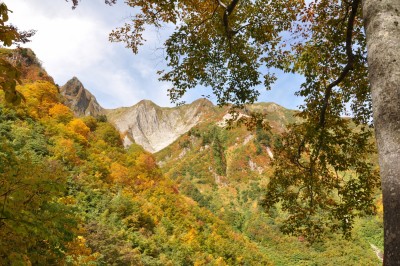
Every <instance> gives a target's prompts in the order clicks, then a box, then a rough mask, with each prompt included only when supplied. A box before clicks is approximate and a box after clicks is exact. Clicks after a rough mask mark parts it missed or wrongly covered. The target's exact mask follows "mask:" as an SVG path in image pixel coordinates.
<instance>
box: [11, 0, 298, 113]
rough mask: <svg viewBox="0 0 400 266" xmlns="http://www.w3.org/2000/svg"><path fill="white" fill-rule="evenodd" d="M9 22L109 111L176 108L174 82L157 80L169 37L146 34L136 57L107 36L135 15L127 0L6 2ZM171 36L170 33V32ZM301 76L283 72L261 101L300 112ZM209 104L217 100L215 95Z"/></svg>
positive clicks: (196, 92)
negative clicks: (146, 104) (148, 105)
mask: <svg viewBox="0 0 400 266" xmlns="http://www.w3.org/2000/svg"><path fill="white" fill-rule="evenodd" d="M4 2H5V3H6V4H7V6H8V8H9V9H10V10H12V11H13V13H12V14H10V20H9V21H10V22H11V23H12V24H14V25H16V26H17V27H18V28H19V29H20V30H29V29H34V30H36V31H37V32H36V34H35V36H34V37H33V38H32V41H31V42H30V43H28V44H25V45H23V47H29V48H31V49H32V50H33V51H34V52H35V54H36V55H37V57H38V58H39V60H41V62H42V65H43V67H44V68H45V69H46V71H47V72H48V74H49V75H50V76H52V77H53V78H54V80H55V82H56V83H57V84H59V85H60V86H62V85H64V84H65V83H66V82H67V81H68V80H69V79H71V78H72V77H74V76H75V77H77V78H78V79H79V80H80V81H81V82H82V83H83V85H84V86H85V88H86V89H88V90H89V91H90V92H91V93H92V94H93V95H95V97H96V98H97V100H98V102H99V103H100V104H101V105H102V106H103V107H105V108H117V107H121V106H132V105H134V104H136V103H137V102H139V101H140V100H142V99H148V100H151V101H153V102H155V103H156V104H158V105H159V106H173V104H172V103H171V102H170V100H169V97H168V95H167V90H168V88H170V87H171V84H169V83H167V82H160V81H158V75H157V70H161V69H163V68H164V67H165V65H166V64H165V61H164V59H163V56H162V52H161V51H160V49H157V48H159V47H161V46H162V43H163V40H164V39H165V38H166V37H167V33H168V29H167V30H166V31H165V32H164V33H162V32H161V33H160V32H156V31H154V30H149V31H146V33H145V38H146V39H147V42H146V43H145V45H144V46H143V47H141V49H140V50H139V54H137V55H135V54H133V53H132V51H131V50H130V49H127V48H125V47H124V44H122V43H111V42H109V41H108V34H109V33H110V32H111V31H112V30H113V29H115V28H117V27H118V26H122V25H123V24H124V23H125V22H126V21H128V20H129V17H130V16H131V14H132V13H133V11H134V10H133V9H132V8H131V7H129V6H127V5H126V4H125V3H124V1H122V0H119V1H118V2H117V4H116V5H113V6H111V7H110V6H108V5H105V4H104V0H83V1H81V2H80V4H79V6H78V8H77V9H75V10H72V9H71V3H70V2H66V1H65V0H4ZM169 32H171V29H169ZM301 82H302V78H301V77H299V76H296V75H292V74H283V73H280V75H279V76H278V81H277V82H276V83H275V84H274V85H273V89H272V90H271V91H268V92H267V91H265V90H264V89H263V88H262V87H260V88H259V90H260V92H261V96H260V97H259V101H262V102H275V103H278V104H280V105H282V106H284V107H286V108H290V109H297V108H298V106H299V105H300V104H301V103H302V99H300V98H298V97H295V96H294V92H295V91H296V90H298V88H299V87H300V84H301ZM208 91H209V90H207V89H206V88H194V89H192V90H190V91H189V92H188V93H187V95H186V96H185V97H184V98H183V100H184V101H186V102H188V103H190V102H192V101H194V100H196V99H198V98H200V97H201V95H206V94H208ZM210 100H212V101H214V103H215V98H214V97H212V96H211V98H210Z"/></svg>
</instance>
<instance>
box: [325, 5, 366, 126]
mask: <svg viewBox="0 0 400 266" xmlns="http://www.w3.org/2000/svg"><path fill="white" fill-rule="evenodd" d="M359 5H360V0H353V3H352V7H351V14H350V17H349V20H348V21H347V32H346V55H347V64H346V66H345V67H344V68H343V70H342V73H341V74H340V76H339V77H338V78H337V79H336V80H335V81H333V82H332V83H331V84H329V85H328V87H326V89H325V97H324V102H323V106H322V110H321V115H320V119H319V126H320V127H324V126H325V117H326V110H327V108H328V105H329V99H330V97H331V95H332V89H333V88H334V87H335V86H337V85H339V83H340V82H342V81H343V79H344V78H345V77H346V76H347V74H348V73H349V72H350V71H351V70H353V64H354V55H353V50H352V43H353V29H354V20H355V18H356V15H357V10H358V7H359Z"/></svg>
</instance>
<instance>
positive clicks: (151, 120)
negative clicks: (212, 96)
mask: <svg viewBox="0 0 400 266" xmlns="http://www.w3.org/2000/svg"><path fill="white" fill-rule="evenodd" d="M214 108H215V107H214V106H213V104H212V103H211V102H210V101H208V100H206V99H199V100H197V101H194V102H193V103H191V104H188V105H183V106H179V107H174V108H165V107H159V106H157V105H156V104H154V103H153V102H151V101H149V100H142V101H140V102H139V103H137V104H136V105H134V106H132V107H125V108H118V109H114V110H108V111H107V118H108V120H109V121H111V122H112V123H113V124H114V125H115V126H116V127H117V129H118V130H119V131H120V132H121V133H122V134H123V135H124V136H125V137H124V144H125V146H129V145H130V144H131V143H132V142H133V141H134V142H135V143H137V144H139V145H141V146H143V148H144V149H145V150H147V151H149V152H152V153H153V152H157V151H160V150H162V149H163V148H165V147H167V146H168V145H169V144H171V143H172V142H174V141H175V140H176V139H177V138H178V137H179V136H181V135H182V134H184V133H186V132H187V131H189V130H190V129H191V128H192V127H193V126H195V125H197V124H198V123H199V122H201V121H203V120H204V119H207V116H209V115H211V114H214V113H215V111H214Z"/></svg>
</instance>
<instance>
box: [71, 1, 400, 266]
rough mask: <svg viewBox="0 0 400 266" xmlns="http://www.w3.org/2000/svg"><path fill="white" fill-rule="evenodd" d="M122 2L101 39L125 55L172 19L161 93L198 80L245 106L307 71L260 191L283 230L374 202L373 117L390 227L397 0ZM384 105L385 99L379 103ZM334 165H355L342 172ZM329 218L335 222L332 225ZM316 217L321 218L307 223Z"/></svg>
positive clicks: (342, 217) (178, 92)
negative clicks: (282, 78) (291, 121)
mask: <svg viewBox="0 0 400 266" xmlns="http://www.w3.org/2000/svg"><path fill="white" fill-rule="evenodd" d="M126 3H127V4H128V5H129V6H131V7H133V8H135V9H136V10H137V11H138V12H137V13H136V15H135V16H133V18H132V20H131V21H130V22H128V23H126V24H125V26H123V27H121V28H119V29H116V30H115V31H113V32H112V33H111V35H110V40H111V41H122V42H125V43H126V45H127V47H128V48H131V49H132V51H133V52H134V53H137V52H138V47H139V46H140V45H142V44H143V42H144V41H145V40H144V38H143V32H144V31H145V30H146V28H147V27H148V26H153V27H156V28H161V27H163V26H165V25H169V24H173V25H174V26H175V29H174V31H173V33H172V34H171V36H170V37H169V38H168V39H167V41H166V42H165V43H164V48H165V51H166V57H165V59H166V61H167V65H168V67H167V69H164V70H161V71H160V72H159V73H160V75H161V77H160V79H161V80H164V81H169V82H171V83H172V87H171V89H170V90H169V96H170V98H171V100H172V101H173V102H178V101H179V99H180V98H181V97H182V96H183V95H184V94H185V93H186V91H187V90H189V89H192V88H195V87H196V86H197V85H204V86H208V87H210V88H211V89H212V90H213V93H214V94H215V96H216V97H217V101H218V103H219V104H221V105H222V104H227V103H233V104H234V105H236V106H243V104H246V103H251V102H254V101H255V100H256V99H257V96H258V95H259V92H258V91H257V89H256V88H257V86H258V85H260V84H262V83H263V84H264V87H265V88H266V89H269V88H270V85H271V83H272V82H273V81H274V80H275V79H276V77H275V75H274V70H275V69H281V70H284V71H288V72H294V73H299V74H301V75H303V76H304V77H305V79H306V81H305V82H304V83H303V84H302V85H301V87H300V88H299V90H298V92H297V95H299V96H303V97H304V98H305V103H304V104H303V105H302V106H300V108H301V112H300V114H299V116H301V117H302V118H303V119H304V120H303V123H301V124H298V125H293V126H292V127H291V128H290V130H289V131H288V133H287V134H286V136H285V139H284V141H283V143H284V145H283V150H282V152H281V153H280V154H282V155H284V156H283V157H281V160H280V163H278V164H277V168H276V169H277V170H276V179H273V180H272V181H271V183H270V187H269V191H268V193H267V195H268V199H266V201H265V204H266V205H267V206H269V205H270V204H272V203H274V202H276V201H282V202H283V206H285V208H286V209H287V210H288V212H289V213H290V215H289V218H288V220H287V225H286V226H285V228H286V229H287V230H288V232H290V233H296V232H297V233H300V234H303V233H306V232H308V233H310V232H311V231H313V232H322V231H324V230H325V229H327V228H331V229H336V228H341V229H342V230H343V231H344V232H345V234H346V232H348V229H349V228H351V221H352V219H353V217H354V216H356V215H359V214H361V213H364V212H365V213H370V212H373V206H372V197H371V192H372V191H373V190H374V188H375V187H377V186H378V182H377V180H378V175H377V171H376V169H373V168H372V166H371V164H370V163H369V162H368V156H367V155H368V154H370V153H371V152H372V151H373V150H374V147H373V146H371V145H372V144H371V143H370V141H369V140H368V139H369V138H370V136H371V135H372V133H371V130H370V129H369V128H368V126H367V125H369V126H373V124H374V122H375V124H376V125H377V127H376V137H377V143H378V149H379V157H380V163H381V165H380V166H381V169H380V171H381V174H382V184H384V185H383V187H384V189H383V197H384V205H386V210H387V211H385V215H384V216H385V221H389V220H390V221H391V222H389V223H385V230H389V227H390V228H392V229H390V231H391V232H392V231H393V230H394V231H396V232H398V230H400V228H399V227H396V226H394V227H391V226H390V224H391V225H394V224H395V222H394V221H395V220H396V219H398V218H393V219H392V218H391V217H397V216H396V215H395V213H396V211H395V210H398V208H399V207H398V206H397V204H394V203H393V202H397V201H398V198H396V196H395V195H393V196H389V195H392V194H393V193H392V194H390V193H391V192H390V191H391V188H393V187H396V190H398V189H400V187H398V185H397V184H398V181H396V180H398V172H399V169H398V168H396V167H395V165H394V164H393V163H390V162H389V161H393V158H398V151H399V149H400V147H399V144H398V140H397V141H396V139H398V133H396V132H397V131H398V128H399V127H400V125H399V121H400V119H399V118H398V117H399V113H398V111H397V110H398V108H396V107H395V106H398V104H397V103H398V102H399V99H398V97H399V96H398V95H399V94H398V84H397V85H394V84H396V83H397V82H398V80H397V79H396V78H395V77H396V75H397V76H398V74H396V73H398V71H399V68H400V67H399V65H398V63H397V62H398V61H399V60H398V56H399V55H398V53H397V52H396V50H398V49H399V45H398V43H399V36H400V33H399V28H398V25H399V21H398V20H399V16H400V14H399V11H398V10H399V2H398V1H396V0H385V1H383V2H382V1H380V2H377V1H373V0H365V1H360V0H351V1H339V0H321V1H316V0H314V1H313V0H311V1H298V0H290V1H267V2H266V1H257V0H255V1H240V0H230V1H223V0H208V1H196V0H174V1H172V0H168V1H158V0H151V1H141V0H128V1H126ZM75 4H76V3H75ZM364 25H365V29H364ZM367 37H368V38H367ZM367 41H368V42H367ZM367 43H368V49H369V51H368V54H367ZM378 47H379V49H378ZM389 61H390V64H389ZM367 63H369V64H370V67H371V66H372V68H371V69H368V64H367ZM385 63H387V65H385ZM382 77H385V78H386V79H383V78H382ZM370 84H372V87H371V85H370ZM371 88H372V91H375V92H376V93H375V94H371ZM378 92H379V93H378ZM385 94H386V95H391V97H384V96H383V95H385ZM372 95H375V96H374V101H375V105H374V110H375V111H374V117H375V121H373V119H372V101H373V100H372V98H373V97H372ZM385 106H388V107H390V108H389V109H387V110H385ZM344 114H350V115H351V116H352V121H353V122H354V123H355V125H356V127H354V126H352V125H351V123H350V122H349V121H348V120H345V119H343V118H342V117H341V116H343V115H344ZM377 120H379V121H377ZM381 121H382V123H381ZM381 133H382V134H381ZM396 136H397V137H396ZM396 154H397V155H396ZM390 158H392V159H390ZM344 170H350V171H352V172H353V174H354V175H353V176H351V177H346V176H345V174H344V172H343V171H344ZM393 173H395V174H393ZM283 177H285V178H283ZM288 177H289V178H288ZM287 178H288V179H287ZM285 180H289V181H285ZM386 187H387V190H386ZM392 190H393V189H392ZM272 195H275V197H272ZM385 195H387V196H385ZM396 195H397V194H396ZM306 199H307V200H306ZM385 199H386V200H385ZM389 206H391V207H390V208H388V207H389ZM316 212H322V213H326V215H327V216H326V218H327V220H328V221H329V222H328V223H324V221H315V220H314V219H313V218H312V217H313V214H315V213H316ZM389 213H390V214H389ZM397 213H398V211H397ZM393 215H395V216H393ZM305 217H306V218H305ZM299 221H300V222H299ZM303 222H306V223H305V225H304V224H303ZM332 222H333V223H334V224H335V226H333V227H330V226H329V224H331V223H332ZM320 223H322V224H324V225H323V226H322V227H321V226H319V225H318V226H317V224H320ZM301 228H303V229H301ZM324 228H325V229H324ZM286 229H285V230H286ZM386 232H387V234H389V231H386ZM394 234H397V233H394ZM312 238H314V237H312ZM389 239H393V240H389ZM394 239H396V240H394ZM397 239H400V238H398V237H394V236H393V237H392V238H389V237H387V238H386V239H385V241H386V240H388V241H390V243H392V244H390V245H389V244H388V245H386V246H385V248H386V251H387V252H385V256H387V257H386V261H394V262H393V263H396V261H397V262H400V255H399V256H397V258H395V257H393V256H395V255H393V254H400V252H399V251H400V240H397ZM388 243H389V242H388ZM389 246H390V248H389ZM391 247H396V248H395V249H393V250H391ZM387 254H392V255H393V256H392V255H387ZM389 257H390V258H391V259H390V260H389V259H387V258H389ZM387 263H392V262H387Z"/></svg>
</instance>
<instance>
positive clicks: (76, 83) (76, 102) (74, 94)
mask: <svg viewBox="0 0 400 266" xmlns="http://www.w3.org/2000/svg"><path fill="white" fill-rule="evenodd" d="M60 92H61V94H62V95H63V96H64V98H65V103H66V104H67V105H68V106H69V107H70V108H71V109H72V110H73V111H74V113H75V114H76V115H77V116H85V115H92V116H99V115H102V114H103V113H104V110H103V108H102V107H101V106H100V104H99V103H98V102H97V100H96V97H94V96H93V95H92V94H91V93H90V92H89V91H88V90H87V89H85V87H84V86H83V84H82V82H81V81H80V80H79V79H78V78H77V77H73V78H72V79H70V80H69V81H68V82H67V83H66V84H65V85H64V86H62V87H61V88H60Z"/></svg>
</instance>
